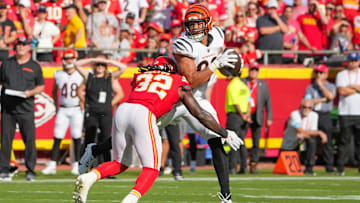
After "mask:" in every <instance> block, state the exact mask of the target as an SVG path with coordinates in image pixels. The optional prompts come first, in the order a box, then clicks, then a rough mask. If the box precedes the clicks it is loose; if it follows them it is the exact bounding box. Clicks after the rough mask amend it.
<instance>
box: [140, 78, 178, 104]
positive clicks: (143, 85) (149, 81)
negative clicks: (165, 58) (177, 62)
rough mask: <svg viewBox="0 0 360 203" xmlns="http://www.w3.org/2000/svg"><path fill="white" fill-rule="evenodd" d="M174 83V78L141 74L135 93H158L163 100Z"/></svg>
mask: <svg viewBox="0 0 360 203" xmlns="http://www.w3.org/2000/svg"><path fill="white" fill-rule="evenodd" d="M172 83H173V78H172V77H171V76H169V75H164V74H158V75H154V74H151V73H149V74H141V75H139V76H138V77H137V78H136V88H135V89H134V91H139V92H140V91H146V92H150V93H156V94H157V95H158V96H159V98H160V99H161V100H162V99H164V98H165V97H166V95H167V93H166V91H165V90H169V89H170V88H171V85H172Z"/></svg>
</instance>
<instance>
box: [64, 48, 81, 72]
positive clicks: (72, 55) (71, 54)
mask: <svg viewBox="0 0 360 203" xmlns="http://www.w3.org/2000/svg"><path fill="white" fill-rule="evenodd" d="M77 58H78V54H77V52H76V51H75V50H74V49H66V50H65V51H64V53H63V64H64V68H65V69H71V68H74V63H75V62H76V59H77ZM66 59H73V61H72V63H67V62H66Z"/></svg>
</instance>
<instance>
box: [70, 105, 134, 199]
mask: <svg viewBox="0 0 360 203" xmlns="http://www.w3.org/2000/svg"><path fill="white" fill-rule="evenodd" d="M126 106H127V105H126V103H125V104H122V105H121V106H120V107H119V108H118V110H117V111H116V113H115V116H114V122H113V148H114V161H109V162H104V163H103V164H101V165H100V166H98V167H97V168H95V169H93V170H92V171H90V172H89V173H85V174H82V175H80V176H79V177H78V178H77V180H76V183H75V191H74V194H73V199H74V200H75V202H86V199H87V194H88V191H89V189H90V187H91V186H92V185H93V184H94V183H95V182H96V181H97V180H100V179H103V178H106V177H108V176H113V175H116V174H119V173H122V172H124V171H125V170H126V169H127V168H128V166H129V165H130V164H131V158H132V157H131V151H132V140H131V138H130V137H129V136H128V135H125V133H126V131H127V129H128V124H129V120H128V119H123V120H121V121H120V119H121V118H120V117H123V118H129V117H130V115H131V112H130V111H129V108H126Z"/></svg>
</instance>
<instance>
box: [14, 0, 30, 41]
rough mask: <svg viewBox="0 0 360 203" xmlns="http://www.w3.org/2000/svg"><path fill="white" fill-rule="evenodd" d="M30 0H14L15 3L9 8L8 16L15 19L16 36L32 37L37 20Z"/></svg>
mask: <svg viewBox="0 0 360 203" xmlns="http://www.w3.org/2000/svg"><path fill="white" fill-rule="evenodd" d="M30 6H31V2H30V0H20V1H19V2H17V1H14V5H13V6H11V7H10V9H8V14H7V17H8V18H9V20H11V21H13V22H14V24H15V27H16V30H17V35H16V38H21V37H26V38H28V39H32V37H33V27H34V24H35V20H34V18H33V15H32V13H31V9H30Z"/></svg>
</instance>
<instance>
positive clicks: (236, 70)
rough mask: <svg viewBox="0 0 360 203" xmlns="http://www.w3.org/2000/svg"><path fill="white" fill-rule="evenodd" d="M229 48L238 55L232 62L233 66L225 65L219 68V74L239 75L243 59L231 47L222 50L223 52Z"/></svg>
mask: <svg viewBox="0 0 360 203" xmlns="http://www.w3.org/2000/svg"><path fill="white" fill-rule="evenodd" d="M228 49H231V50H232V51H231V53H234V54H236V55H237V56H238V61H237V62H236V63H235V64H234V65H235V68H231V67H229V66H225V67H223V68H219V71H220V73H221V74H223V75H225V76H240V75H241V70H242V67H243V61H242V58H241V56H240V55H239V54H238V53H237V52H236V51H235V50H234V49H232V48H225V49H224V51H223V52H225V51H226V50H228Z"/></svg>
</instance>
